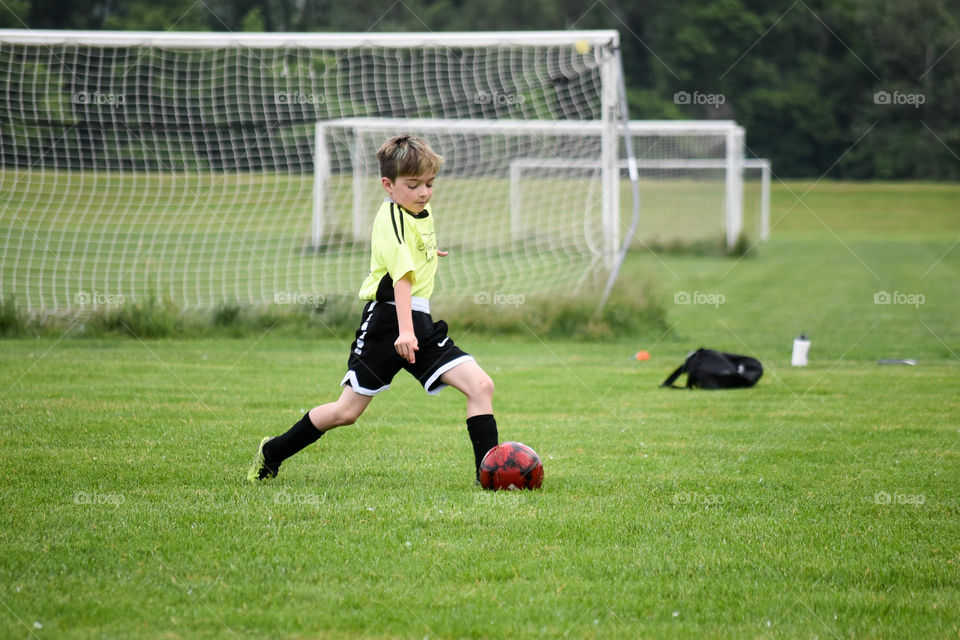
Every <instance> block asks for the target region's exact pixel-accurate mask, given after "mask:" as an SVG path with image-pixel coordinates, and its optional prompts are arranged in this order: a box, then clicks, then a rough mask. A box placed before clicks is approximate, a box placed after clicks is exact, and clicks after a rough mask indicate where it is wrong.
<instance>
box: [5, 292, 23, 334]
mask: <svg viewBox="0 0 960 640" xmlns="http://www.w3.org/2000/svg"><path fill="white" fill-rule="evenodd" d="M26 328H27V321H26V319H25V318H24V317H23V315H22V314H21V313H20V310H19V309H17V301H16V299H15V298H14V297H13V296H12V295H9V296H7V297H6V298H0V336H4V337H7V336H10V337H15V336H19V335H22V334H23V333H24V332H25V330H26Z"/></svg>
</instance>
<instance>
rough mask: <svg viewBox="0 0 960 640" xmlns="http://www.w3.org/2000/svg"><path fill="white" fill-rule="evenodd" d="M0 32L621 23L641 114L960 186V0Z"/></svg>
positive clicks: (548, 5) (246, 4)
mask: <svg viewBox="0 0 960 640" xmlns="http://www.w3.org/2000/svg"><path fill="white" fill-rule="evenodd" d="M0 27H4V28H31V29H122V30H127V29H129V30H159V31H166V30H183V31H331V32H337V31H368V30H371V31H472V30H504V29H524V30H527V29H530V30H539V29H609V28H612V29H616V30H618V31H619V33H620V37H621V45H622V50H623V51H622V53H623V62H624V69H625V73H626V79H627V87H628V95H629V104H630V114H631V117H632V118H636V119H662V118H667V119H675V118H695V119H700V118H710V119H714V118H715V119H735V120H737V121H738V122H739V123H740V124H741V125H743V126H744V127H745V129H746V131H747V146H748V148H749V151H750V155H752V156H757V157H765V158H770V159H771V160H772V162H773V166H774V171H775V172H776V173H777V175H778V176H781V177H814V178H819V177H832V178H844V179H915V180H953V179H957V178H960V118H958V117H957V114H960V0H830V1H828V0H778V1H776V2H772V3H771V2H764V1H761V0H711V1H703V0H674V1H673V2H669V3H663V2H652V1H650V0H599V1H598V2H595V3H591V2H573V1H572V0H525V1H524V2H515V1H514V2H510V1H508V0H486V1H484V2H480V1H479V0H437V1H428V0H402V1H393V0H384V1H378V2H371V3H355V4H354V3H345V2H340V1H333V0H205V1H204V2H196V1H195V0H7V1H6V2H5V3H3V6H2V7H0Z"/></svg>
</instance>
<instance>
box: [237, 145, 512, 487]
mask: <svg viewBox="0 0 960 640" xmlns="http://www.w3.org/2000/svg"><path fill="white" fill-rule="evenodd" d="M377 159H378V160H379V161H380V175H381V178H380V181H381V183H382V184H383V188H384V190H385V191H386V192H387V195H388V196H389V197H388V198H387V199H385V200H384V201H383V204H381V205H380V209H379V210H378V211H377V216H376V219H375V220H374V222H373V234H372V243H371V244H372V255H371V258H370V273H369V275H367V278H366V279H365V280H364V281H363V285H362V286H361V287H360V298H361V299H363V300H367V301H368V302H367V303H366V305H364V307H363V315H362V317H361V320H360V327H359V328H358V329H357V334H356V338H355V339H354V341H353V344H352V345H351V347H350V357H349V359H348V361H347V373H346V375H345V376H344V377H343V380H342V381H341V382H340V385H341V386H342V387H343V390H342V392H341V393H340V397H339V398H338V399H337V400H335V401H334V402H329V403H327V404H324V405H320V406H318V407H314V408H313V409H311V410H310V411H308V412H307V413H306V415H304V416H303V418H301V419H300V421H299V422H297V423H296V424H295V425H293V426H292V427H290V429H289V430H288V431H287V432H286V433H284V434H283V435H280V436H276V437H273V438H271V437H266V438H264V439H263V440H262V441H261V442H260V447H259V449H258V450H257V459H256V461H255V462H254V464H253V466H252V467H251V468H250V470H249V471H248V472H247V478H248V479H249V480H250V482H253V483H256V482H257V481H259V480H264V479H267V478H273V477H276V475H277V472H278V471H279V470H280V464H281V463H282V462H283V461H284V460H286V459H287V458H289V457H290V456H292V455H293V454H295V453H297V452H298V451H300V450H301V449H303V448H304V447H306V446H308V445H310V444H311V443H313V442H316V441H317V439H319V438H320V436H322V435H323V434H324V433H326V432H327V431H329V430H330V429H333V428H334V427H339V426H341V425H347V424H353V423H354V422H355V421H356V420H357V418H359V417H360V414H362V413H363V412H364V410H365V409H366V408H367V406H368V405H369V404H370V400H372V399H373V396H375V395H376V394H378V393H380V392H381V391H384V390H386V389H388V388H389V387H390V381H391V380H393V377H394V375H396V374H397V373H398V372H399V371H400V369H406V370H407V371H408V372H410V374H412V375H413V376H414V377H415V378H416V379H417V380H418V381H419V382H420V384H422V385H423V388H424V389H425V390H426V391H427V393H429V394H431V395H432V394H436V393H438V392H439V391H440V390H441V389H443V388H444V387H446V386H448V385H449V386H451V387H454V388H455V389H459V390H460V391H461V392H462V393H463V394H464V395H465V396H466V399H467V431H468V433H469V436H470V440H471V442H472V443H473V456H474V459H475V463H476V473H477V477H478V478H479V473H480V472H479V469H480V461H481V460H482V459H483V456H484V454H486V453H487V451H489V450H490V449H491V448H493V447H495V446H496V445H497V423H496V420H494V417H493V381H492V380H491V379H490V376H488V375H487V374H486V372H484V370H483V369H481V368H480V365H478V364H477V363H476V361H474V359H473V357H472V356H470V355H469V354H467V353H464V352H463V351H461V350H460V349H459V348H458V347H457V346H456V345H455V344H454V343H453V340H451V339H450V338H449V337H448V336H447V324H446V323H445V322H443V321H440V322H434V321H433V319H432V318H431V317H430V295H431V294H432V293H433V280H434V274H435V273H436V271H437V257H438V256H440V257H442V256H445V255H447V253H446V252H445V251H438V250H437V240H436V235H435V233H434V227H433V215H432V214H431V210H430V205H429V203H430V198H431V196H432V195H433V181H434V178H436V176H437V173H439V171H440V166H441V165H442V164H443V158H442V157H441V156H439V155H437V154H436V153H435V152H434V151H433V149H431V148H430V146H429V145H428V144H427V142H426V141H424V140H422V139H421V138H416V137H412V136H406V135H405V136H398V137H395V138H392V139H390V140H388V141H387V142H385V143H384V144H383V146H381V147H380V149H379V150H378V151H377Z"/></svg>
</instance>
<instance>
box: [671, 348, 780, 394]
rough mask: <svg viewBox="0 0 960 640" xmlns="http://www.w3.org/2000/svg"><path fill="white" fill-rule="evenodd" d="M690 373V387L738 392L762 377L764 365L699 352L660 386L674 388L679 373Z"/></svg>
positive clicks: (730, 356)
mask: <svg viewBox="0 0 960 640" xmlns="http://www.w3.org/2000/svg"><path fill="white" fill-rule="evenodd" d="M683 373H686V374H687V388H688V389H690V388H694V387H696V388H698V389H736V388H738V387H752V386H753V385H755V384H757V380H759V379H760V376H762V375H763V365H761V364H760V361H759V360H757V359H756V358H751V357H749V356H738V355H735V354H733V353H720V352H719V351H714V350H712V349H702V348H701V349H697V350H696V351H694V352H693V353H691V354H690V355H689V356H687V359H686V361H685V362H684V363H683V364H682V365H680V366H679V367H677V370H676V371H674V372H673V373H671V374H670V375H669V376H667V379H666V380H664V381H663V383H662V384H661V385H660V386H661V387H673V388H674V389H680V388H681V387H677V386H675V385H674V384H673V383H674V381H675V380H676V379H677V378H679V377H680V374H683Z"/></svg>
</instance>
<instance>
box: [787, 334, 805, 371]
mask: <svg viewBox="0 0 960 640" xmlns="http://www.w3.org/2000/svg"><path fill="white" fill-rule="evenodd" d="M809 351H810V338H808V337H807V336H805V335H803V334H802V333H801V334H800V335H799V336H797V337H796V338H794V339H793V356H792V357H791V358H790V364H792V365H793V366H795V367H805V366H807V353H808V352H809Z"/></svg>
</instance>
